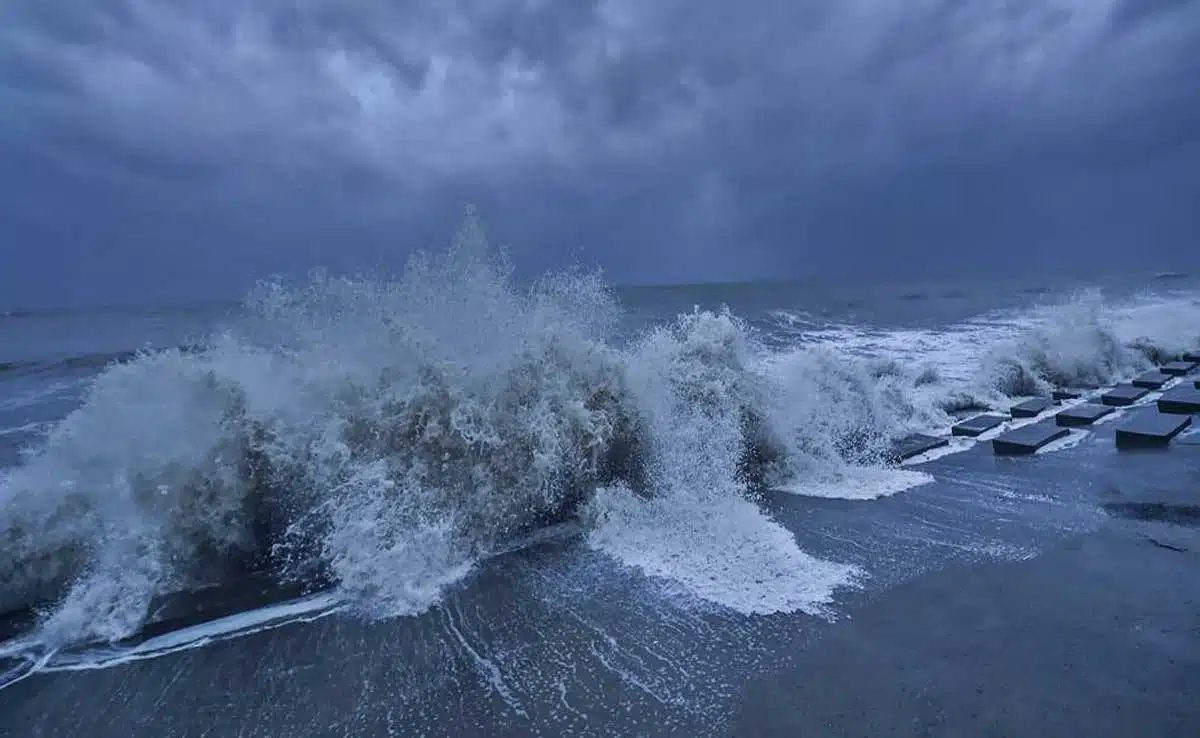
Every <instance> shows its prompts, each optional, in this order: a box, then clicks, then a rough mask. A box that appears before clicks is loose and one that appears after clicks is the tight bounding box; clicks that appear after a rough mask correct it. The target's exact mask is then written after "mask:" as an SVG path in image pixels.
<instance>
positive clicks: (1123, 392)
mask: <svg viewBox="0 0 1200 738" xmlns="http://www.w3.org/2000/svg"><path fill="white" fill-rule="evenodd" d="M1148 394H1149V392H1148V391H1147V390H1144V389H1142V388H1141V387H1134V386H1132V385H1128V384H1122V385H1119V386H1117V387H1114V388H1112V389H1111V390H1109V391H1108V392H1105V393H1104V394H1103V395H1101V396H1100V402H1102V403H1104V404H1105V405H1112V406H1113V407H1125V406H1127V405H1132V404H1133V403H1135V402H1137V401H1138V400H1140V399H1142V398H1143V397H1145V396H1146V395H1148Z"/></svg>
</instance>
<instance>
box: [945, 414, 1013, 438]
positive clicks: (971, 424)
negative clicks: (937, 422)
mask: <svg viewBox="0 0 1200 738" xmlns="http://www.w3.org/2000/svg"><path fill="white" fill-rule="evenodd" d="M1007 420H1008V418H1006V417H1004V416H1003V415H976V416H975V417H974V418H970V419H969V420H964V421H963V422H961V423H959V424H958V425H955V426H954V427H953V428H951V429H950V432H951V433H953V434H954V435H956V436H970V437H972V438H974V437H975V436H978V435H982V434H984V433H987V432H988V431H990V430H991V429H993V428H995V427H996V426H998V425H1000V424H1001V423H1004V422H1006V421H1007Z"/></svg>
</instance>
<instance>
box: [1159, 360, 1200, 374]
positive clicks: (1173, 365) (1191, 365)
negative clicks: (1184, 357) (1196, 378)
mask: <svg viewBox="0 0 1200 738" xmlns="http://www.w3.org/2000/svg"><path fill="white" fill-rule="evenodd" d="M1197 366H1198V364H1197V362H1194V361H1172V362H1170V363H1167V364H1163V365H1162V366H1160V367H1159V368H1158V370H1159V371H1160V372H1162V373H1163V374H1170V375H1171V376H1172V377H1182V376H1183V375H1185V374H1191V373H1192V372H1194V371H1196V367H1197Z"/></svg>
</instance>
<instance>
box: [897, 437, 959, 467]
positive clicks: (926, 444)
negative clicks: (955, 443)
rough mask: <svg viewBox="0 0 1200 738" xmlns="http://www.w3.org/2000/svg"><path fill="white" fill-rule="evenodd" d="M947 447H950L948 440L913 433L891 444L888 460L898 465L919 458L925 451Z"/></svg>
mask: <svg viewBox="0 0 1200 738" xmlns="http://www.w3.org/2000/svg"><path fill="white" fill-rule="evenodd" d="M948 445H950V439H948V438H939V437H937V436H926V435H923V434H921V433H914V434H913V435H911V436H908V437H906V438H902V439H900V440H899V441H897V442H896V443H895V444H893V445H892V448H891V449H890V450H889V452H888V459H889V460H890V461H891V462H892V463H893V464H899V463H900V462H901V461H905V460H907V459H911V458H912V457H914V456H920V455H921V454H923V453H925V452H926V451H932V450H933V449H935V448H942V447H943V446H948Z"/></svg>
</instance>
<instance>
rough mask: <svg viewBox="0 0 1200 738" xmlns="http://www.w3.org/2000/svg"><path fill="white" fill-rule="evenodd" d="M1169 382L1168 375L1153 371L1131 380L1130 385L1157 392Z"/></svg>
mask: <svg viewBox="0 0 1200 738" xmlns="http://www.w3.org/2000/svg"><path fill="white" fill-rule="evenodd" d="M1170 381H1171V375H1170V374H1166V373H1164V372H1159V371H1153V372H1146V373H1145V374H1143V375H1141V376H1139V377H1137V378H1136V379H1134V380H1133V382H1132V384H1133V386H1134V387H1141V388H1142V389H1148V390H1159V389H1162V388H1163V385H1164V384H1166V383H1167V382H1170Z"/></svg>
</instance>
